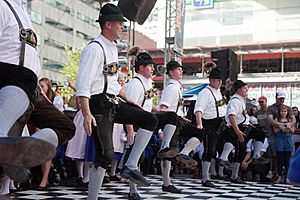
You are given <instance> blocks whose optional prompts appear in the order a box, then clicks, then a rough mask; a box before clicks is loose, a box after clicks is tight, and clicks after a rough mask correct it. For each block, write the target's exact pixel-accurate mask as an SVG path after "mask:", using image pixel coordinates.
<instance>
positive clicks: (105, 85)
mask: <svg viewBox="0 0 300 200" xmlns="http://www.w3.org/2000/svg"><path fill="white" fill-rule="evenodd" d="M91 43H97V44H99V46H100V47H101V49H102V51H103V57H104V61H103V75H104V88H103V92H102V93H106V91H107V85H108V81H107V73H105V71H104V70H105V69H104V67H105V66H106V55H105V51H104V48H103V46H102V44H101V43H100V42H98V41H97V40H93V41H91V42H90V43H89V44H91Z"/></svg>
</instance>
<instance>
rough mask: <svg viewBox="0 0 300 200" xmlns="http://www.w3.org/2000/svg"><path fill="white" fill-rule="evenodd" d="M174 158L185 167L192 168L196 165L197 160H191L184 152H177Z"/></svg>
mask: <svg viewBox="0 0 300 200" xmlns="http://www.w3.org/2000/svg"><path fill="white" fill-rule="evenodd" d="M176 160H177V161H179V162H181V163H183V164H184V165H185V166H186V167H187V168H190V169H193V168H194V167H196V166H197V165H198V163H197V161H195V160H193V159H192V158H191V157H189V156H187V155H184V154H178V155H177V157H176Z"/></svg>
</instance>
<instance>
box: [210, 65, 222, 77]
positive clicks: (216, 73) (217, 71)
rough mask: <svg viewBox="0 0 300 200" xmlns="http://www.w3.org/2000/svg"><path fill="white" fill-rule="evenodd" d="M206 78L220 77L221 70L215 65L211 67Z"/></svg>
mask: <svg viewBox="0 0 300 200" xmlns="http://www.w3.org/2000/svg"><path fill="white" fill-rule="evenodd" d="M208 78H210V79H222V76H221V70H220V69H219V68H217V67H215V68H213V69H212V70H211V72H210V73H209V76H208Z"/></svg>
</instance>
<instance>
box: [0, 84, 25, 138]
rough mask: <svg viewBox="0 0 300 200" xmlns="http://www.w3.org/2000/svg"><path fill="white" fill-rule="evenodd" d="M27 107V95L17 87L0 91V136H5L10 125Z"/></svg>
mask: <svg viewBox="0 0 300 200" xmlns="http://www.w3.org/2000/svg"><path fill="white" fill-rule="evenodd" d="M28 106H29V99H28V96H27V94H26V93H25V92H24V90H22V89H21V88H19V87H17V86H5V87H3V88H1V89H0V113H1V114H0V136H5V137H6V136H7V134H8V131H9V130H10V128H11V127H12V125H13V124H14V123H15V121H17V119H19V117H21V116H22V114H23V113H24V112H25V111H26V110H27V108H28Z"/></svg>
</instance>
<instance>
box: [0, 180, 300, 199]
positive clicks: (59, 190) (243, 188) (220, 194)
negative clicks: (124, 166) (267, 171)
mask: <svg viewBox="0 0 300 200" xmlns="http://www.w3.org/2000/svg"><path fill="white" fill-rule="evenodd" d="M147 178H148V180H149V181H150V182H151V184H152V185H151V186H150V187H141V188H139V192H140V195H141V196H142V198H143V199H162V200H163V199H164V200H165V199H176V200H179V199H185V200H189V199H209V200H213V199H217V200H223V199H224V200H231V199H243V200H248V199H252V200H253V199H255V200H266V199H272V200H279V199H281V200H286V199H287V200H292V199H295V200H300V187H298V186H293V185H287V184H258V183H254V182H247V184H232V183H230V182H228V181H223V180H213V182H214V184H215V185H217V187H216V188H208V187H202V185H201V180H199V179H198V180H197V179H191V178H186V177H177V178H173V184H174V185H176V186H177V187H178V188H180V189H182V193H181V194H171V193H167V192H162V191H161V185H162V180H161V176H157V175H152V176H148V177H147ZM128 192H129V189H128V186H127V185H126V184H120V183H114V182H111V183H109V184H105V185H104V186H103V187H102V189H101V190H100V191H99V199H108V200H110V199H111V200H112V199H127V194H128ZM9 198H10V199H49V200H50V199H56V200H60V199H61V200H67V199H76V200H77V199H86V198H87V191H85V190H82V189H78V188H76V187H70V186H68V187H66V186H55V187H50V188H49V189H48V190H45V191H37V190H23V191H17V192H15V193H12V194H10V196H9ZM0 199H1V197H0Z"/></svg>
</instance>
